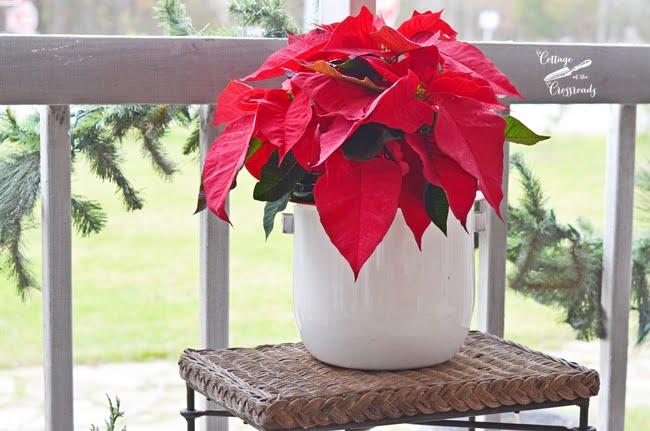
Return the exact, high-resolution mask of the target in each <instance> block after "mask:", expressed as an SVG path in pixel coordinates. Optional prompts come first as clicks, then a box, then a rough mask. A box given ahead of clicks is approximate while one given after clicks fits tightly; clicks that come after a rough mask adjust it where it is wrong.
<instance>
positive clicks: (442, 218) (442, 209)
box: [424, 183, 449, 236]
mask: <svg viewBox="0 0 650 431" xmlns="http://www.w3.org/2000/svg"><path fill="white" fill-rule="evenodd" d="M424 208H425V209H426V210H427V214H428V215H429V218H430V219H431V221H432V222H433V224H435V225H436V226H438V228H439V229H440V230H441V231H442V233H444V234H445V236H447V216H448V215H449V201H448V200H447V193H445V191H444V190H443V189H442V188H440V187H438V186H434V185H433V184H429V183H427V186H426V188H425V189H424Z"/></svg>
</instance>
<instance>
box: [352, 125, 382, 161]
mask: <svg viewBox="0 0 650 431" xmlns="http://www.w3.org/2000/svg"><path fill="white" fill-rule="evenodd" d="M383 146H384V139H383V135H382V134H381V132H380V131H379V128H378V127H376V126H375V125H374V124H364V125H362V126H361V127H359V128H358V129H357V131H356V132H354V133H353V134H352V136H350V137H349V138H348V139H347V141H345V142H344V143H343V155H345V157H346V158H348V159H350V160H370V159H372V158H374V157H376V156H377V154H378V153H379V151H380V150H381V148H382V147H383Z"/></svg>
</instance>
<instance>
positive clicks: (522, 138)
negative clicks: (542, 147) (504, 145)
mask: <svg viewBox="0 0 650 431" xmlns="http://www.w3.org/2000/svg"><path fill="white" fill-rule="evenodd" d="M506 121H507V122H508V125H507V126H506V131H505V135H506V141H510V142H514V143H515V144H522V145H535V144H536V143H538V142H540V141H545V140H547V139H549V138H550V136H543V135H538V134H537V133H535V132H533V131H532V130H530V129H529V128H528V127H526V125H525V124H524V123H522V122H521V121H519V120H517V119H516V118H515V117H513V116H511V115H508V116H506Z"/></svg>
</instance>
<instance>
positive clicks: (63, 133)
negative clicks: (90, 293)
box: [41, 105, 73, 431]
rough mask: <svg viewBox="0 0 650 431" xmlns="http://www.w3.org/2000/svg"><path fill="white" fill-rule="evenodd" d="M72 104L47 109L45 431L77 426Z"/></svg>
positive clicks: (44, 154) (43, 152)
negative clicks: (75, 418)
mask: <svg viewBox="0 0 650 431" xmlns="http://www.w3.org/2000/svg"><path fill="white" fill-rule="evenodd" d="M69 133H70V107H69V106H67V105H65V106H45V107H44V108H43V109H42V110H41V188H42V223H43V343H44V349H43V350H44V372H45V430H46V431H68V430H72V429H73V408H72V404H73V401H72V400H73V398H72V397H73V390H72V277H71V272H72V263H71V262H72V257H71V255H72V253H71V235H72V216H71V205H70V199H71V195H70V172H71V149H70V134H69Z"/></svg>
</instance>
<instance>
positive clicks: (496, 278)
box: [477, 142, 510, 337]
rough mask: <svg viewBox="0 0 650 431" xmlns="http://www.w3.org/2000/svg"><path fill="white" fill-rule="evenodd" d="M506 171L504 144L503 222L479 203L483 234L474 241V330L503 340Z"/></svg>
mask: <svg viewBox="0 0 650 431" xmlns="http://www.w3.org/2000/svg"><path fill="white" fill-rule="evenodd" d="M509 167H510V144H509V143H508V142H506V143H505V144H504V148H503V186H502V187H503V201H502V202H501V215H502V217H503V221H501V220H500V219H499V217H498V216H497V215H496V213H495V212H494V210H492V208H490V206H489V205H488V204H487V202H485V201H483V202H481V212H483V213H485V230H484V231H483V232H480V233H479V240H478V246H479V257H478V301H477V305H478V329H479V330H481V331H484V332H487V333H489V334H493V335H496V336H498V337H503V328H504V311H505V300H506V240H507V237H508V226H507V220H508V176H509Z"/></svg>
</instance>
